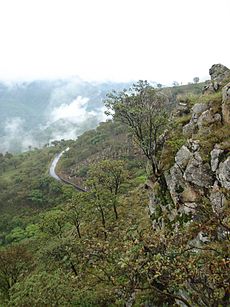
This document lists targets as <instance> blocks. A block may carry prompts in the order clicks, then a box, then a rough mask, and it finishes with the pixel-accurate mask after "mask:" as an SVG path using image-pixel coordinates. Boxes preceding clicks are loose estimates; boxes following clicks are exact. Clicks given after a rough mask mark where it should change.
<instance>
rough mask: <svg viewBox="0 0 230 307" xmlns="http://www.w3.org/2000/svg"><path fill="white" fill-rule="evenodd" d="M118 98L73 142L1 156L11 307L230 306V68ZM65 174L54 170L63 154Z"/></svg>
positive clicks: (2, 249) (5, 285)
mask: <svg viewBox="0 0 230 307" xmlns="http://www.w3.org/2000/svg"><path fill="white" fill-rule="evenodd" d="M210 75H211V81H210V82H208V83H207V84H205V89H204V91H203V93H201V85H199V84H196V85H189V86H186V87H179V86H178V87H173V88H167V89H162V90H156V89H153V88H152V87H151V86H150V85H149V84H148V83H147V82H144V81H143V82H139V83H137V84H135V85H134V86H133V87H132V88H131V89H130V90H129V91H128V92H127V91H122V92H113V93H110V95H109V96H108V98H107V100H106V105H107V108H108V109H107V110H108V111H111V113H112V115H111V116H112V118H111V119H110V120H108V121H107V122H104V123H101V124H100V125H98V127H97V128H95V129H94V130H89V131H86V132H85V133H83V134H82V135H81V136H79V137H78V139H77V140H75V141H73V140H70V141H64V140H62V141H56V142H53V144H52V146H50V147H44V148H42V149H34V150H31V151H28V152H26V153H22V154H16V155H11V154H9V153H7V154H5V155H0V244H1V245H0V302H1V305H2V306H29V305H33V306H213V307H214V306H228V305H229V295H230V293H229V274H228V271H229V230H230V224H229V222H230V219H229V213H230V211H229V204H230V177H229V169H230V156H229V153H230V149H229V148H230V143H229V138H230V130H229V124H230V122H229V118H230V117H229V87H230V85H229V81H230V71H229V70H228V69H227V68H226V67H224V66H222V65H214V66H213V67H212V69H211V73H210ZM67 147H69V148H70V149H69V151H67V152H65V153H64V154H63V156H62V157H61V159H60V161H59V162H58V166H57V173H58V175H59V176H60V177H61V178H63V179H65V180H68V181H69V182H72V183H74V184H77V185H80V186H82V187H84V188H85V189H86V192H79V191H77V190H76V189H74V188H73V186H71V185H69V184H68V185H67V184H65V183H64V182H61V181H56V180H55V179H53V178H51V177H50V176H49V166H50V163H51V161H52V160H53V159H54V157H55V155H56V154H57V153H60V152H62V151H63V150H64V149H66V148H67Z"/></svg>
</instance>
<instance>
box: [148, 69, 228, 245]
mask: <svg viewBox="0 0 230 307" xmlns="http://www.w3.org/2000/svg"><path fill="white" fill-rule="evenodd" d="M210 76H211V81H210V84H211V85H210V86H211V87H210V88H209V90H210V89H211V91H212V92H215V91H217V90H218V89H219V88H220V86H221V87H222V86H223V85H224V82H225V81H226V79H227V78H230V70H229V69H228V68H226V67H225V66H223V65H220V64H217V65H213V66H212V67H211V69H210ZM224 80H225V81H224ZM219 93H221V92H219ZM219 93H217V94H216V95H211V96H210V100H209V97H206V96H205V97H204V96H203V98H204V99H203V102H200V103H197V104H195V105H194V106H193V107H192V109H191V110H190V113H191V120H190V122H189V123H188V124H186V125H185V126H184V127H183V134H184V135H185V136H187V138H188V139H187V142H186V144H184V145H183V146H181V148H180V149H179V150H178V151H177V153H176V155H175V158H174V164H173V166H172V167H171V168H170V169H169V170H168V171H167V172H165V178H166V183H167V187H168V190H169V193H170V196H171V199H172V201H173V204H172V205H167V206H166V207H164V206H165V205H163V206H162V204H161V199H159V198H157V197H156V193H155V192H153V195H152V198H151V199H152V201H151V202H150V211H151V213H152V214H155V215H156V212H157V211H159V210H160V212H161V216H167V214H168V216H169V220H170V221H171V220H173V219H174V218H175V220H176V218H177V217H178V216H179V217H180V218H181V217H182V216H184V215H186V216H189V218H192V219H193V220H196V219H197V220H199V216H198V215H199V214H198V213H197V212H199V210H197V208H199V206H201V205H204V202H205V204H206V203H208V204H210V205H211V208H212V210H213V212H214V213H215V214H217V216H221V214H222V212H223V208H224V206H225V203H226V199H227V197H226V195H227V194H226V189H227V190H230V155H229V152H230V150H228V146H229V145H228V140H226V138H224V137H223V134H224V133H225V131H228V129H226V127H227V126H226V125H229V123H230V83H228V84H227V85H226V86H224V87H223V89H222V101H221V96H220V95H219ZM205 94H207V93H205ZM201 101H202V97H201ZM180 104H181V106H182V107H183V108H182V109H180V112H178V113H177V115H178V116H180V115H181V114H182V116H184V115H185V114H187V107H188V102H187V101H186V100H185V101H183V99H181V98H180ZM216 128H218V129H219V128H220V130H219V131H218V133H220V137H221V140H222V141H220V143H219V144H215V145H212V149H211V150H210V151H209V154H208V153H207V148H210V147H211V146H210V144H208V146H207V140H209V137H210V142H213V140H215V139H217V140H218V133H216V132H217V131H216ZM222 128H224V129H222ZM229 129H230V126H229ZM212 133H213V138H212V135H211V134H212ZM206 135H207V136H208V138H207V140H206ZM195 138H196V139H195ZM204 141H205V143H202V142H204ZM206 146H207V147H206ZM207 154H208V155H209V156H207ZM204 157H205V160H204ZM152 191H153V189H152ZM155 191H156V189H155ZM166 208H167V210H168V211H167V210H166ZM166 211H167V212H168V213H167V214H166ZM158 223H159V225H160V227H163V223H164V221H163V219H162V220H161V221H160V220H158ZM154 227H157V225H156V223H155V226H154ZM222 230H223V229H220V235H223V231H222ZM221 233H222V234H221ZM200 234H201V233H200ZM200 234H199V235H200ZM199 240H200V241H202V240H201V239H199Z"/></svg>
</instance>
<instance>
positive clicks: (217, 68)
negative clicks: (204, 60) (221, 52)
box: [209, 64, 230, 83]
mask: <svg viewBox="0 0 230 307" xmlns="http://www.w3.org/2000/svg"><path fill="white" fill-rule="evenodd" d="M209 75H210V76H211V80H213V81H216V82H218V83H220V82H221V81H223V80H224V79H225V78H228V77H230V69H228V68H227V67H226V66H224V65H222V64H214V65H212V67H211V68H210V69H209Z"/></svg>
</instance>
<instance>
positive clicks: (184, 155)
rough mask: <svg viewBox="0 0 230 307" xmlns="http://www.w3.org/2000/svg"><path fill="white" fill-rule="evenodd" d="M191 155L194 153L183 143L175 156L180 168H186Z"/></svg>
mask: <svg viewBox="0 0 230 307" xmlns="http://www.w3.org/2000/svg"><path fill="white" fill-rule="evenodd" d="M191 157H192V153H191V152H190V151H189V149H188V148H187V147H186V146H185V145H183V146H182V147H181V149H180V150H179V151H178V152H177V154H176V156H175V161H176V164H177V165H178V166H179V167H180V168H182V169H185V168H186V166H187V164H188V162H189V160H190V158H191Z"/></svg>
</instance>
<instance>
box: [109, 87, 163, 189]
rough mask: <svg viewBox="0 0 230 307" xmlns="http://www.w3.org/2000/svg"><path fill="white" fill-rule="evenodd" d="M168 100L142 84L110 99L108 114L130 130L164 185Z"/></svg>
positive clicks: (155, 177) (156, 177)
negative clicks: (163, 158)
mask: <svg viewBox="0 0 230 307" xmlns="http://www.w3.org/2000/svg"><path fill="white" fill-rule="evenodd" d="M166 103H167V97H166V96H164V95H163V94H161V93H160V92H159V91H156V90H155V89H154V88H153V87H151V86H150V85H149V83H148V82H147V81H139V82H138V83H137V84H134V85H133V86H132V87H131V88H130V89H129V90H123V91H122V92H116V91H113V92H112V93H110V94H108V95H107V100H106V101H105V105H106V107H107V108H108V112H107V114H110V115H112V116H113V118H114V119H118V120H119V121H121V122H122V123H124V124H126V125H127V126H129V127H130V128H131V131H132V132H133V135H134V137H135V141H136V143H137V144H138V146H139V147H140V148H141V150H142V151H143V153H144V155H145V156H146V157H147V159H148V160H149V161H150V163H151V168H152V173H153V176H154V179H155V180H158V181H159V183H162V184H164V185H165V180H164V178H163V177H164V176H163V171H162V166H161V163H160V156H161V152H162V148H163V146H164V143H165V141H166V131H167V128H168V124H169V120H168V117H169V113H168V112H167V110H166Z"/></svg>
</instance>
